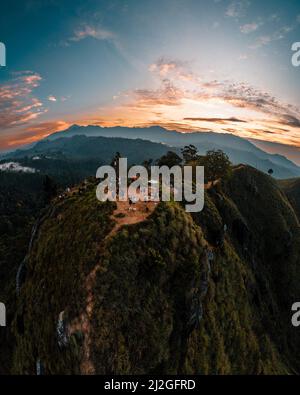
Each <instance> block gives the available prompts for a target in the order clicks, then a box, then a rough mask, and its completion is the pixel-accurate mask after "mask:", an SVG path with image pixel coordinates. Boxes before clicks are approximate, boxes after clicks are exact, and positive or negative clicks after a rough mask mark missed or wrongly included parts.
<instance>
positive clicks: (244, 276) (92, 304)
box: [13, 167, 300, 374]
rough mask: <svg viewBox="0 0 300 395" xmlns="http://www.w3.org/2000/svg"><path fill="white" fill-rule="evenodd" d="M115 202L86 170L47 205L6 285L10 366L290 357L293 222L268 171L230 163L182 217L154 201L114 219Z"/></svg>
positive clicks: (295, 341) (272, 363) (279, 369)
mask: <svg viewBox="0 0 300 395" xmlns="http://www.w3.org/2000/svg"><path fill="white" fill-rule="evenodd" d="M115 208H116V206H115V204H112V203H107V204H104V203H99V202H98V201H97V200H96V199H95V184H94V183H90V184H89V185H87V186H85V190H84V191H83V190H82V188H81V189H79V190H78V193H75V194H74V193H72V194H70V195H69V196H67V197H66V198H65V199H64V200H58V201H57V202H55V203H54V204H53V205H52V206H51V207H49V210H48V212H47V214H46V216H45V217H44V220H43V221H42V222H41V223H40V224H39V227H38V229H37V235H36V238H35V241H34V243H33V246H32V250H31V252H30V254H29V256H28V261H27V266H28V267H27V276H26V279H25V282H24V284H23V286H22V288H21V292H20V296H19V298H18V310H17V314H16V317H15V321H14V328H15V329H14V330H15V333H16V337H17V347H16V352H15V357H14V369H13V371H14V372H16V373H36V371H37V369H38V370H39V371H42V372H43V373H46V374H54V373H61V374H67V373H106V374H116V373H123V374H130V373H131V374H142V373H196V374H234V373H237V374H275V373H281V374H284V373H294V372H299V371H300V359H299V355H297V350H298V349H299V345H300V344H299V341H300V335H299V334H298V332H297V330H296V329H292V328H291V324H290V307H291V304H292V303H293V302H295V301H296V300H298V299H299V296H300V284H299V282H297V279H299V278H300V267H299V265H300V231H299V222H298V219H297V218H296V215H295V213H294V211H293V209H292V207H291V205H290V203H289V201H288V200H287V198H286V197H285V195H284V194H283V193H282V192H281V190H280V189H279V188H278V187H277V185H276V183H275V182H274V181H273V180H272V179H271V178H270V177H268V176H265V175H263V174H261V173H259V172H257V171H256V170H254V169H251V168H247V167H244V168H239V169H238V170H236V171H234V173H233V176H232V178H231V180H230V181H228V182H227V183H226V184H224V185H221V184H220V183H219V184H218V185H216V187H214V188H212V189H210V190H209V191H208V193H207V196H206V204H205V209H204V211H203V212H201V213H198V214H195V215H193V217H191V216H190V215H189V214H187V213H186V212H185V211H184V210H183V208H181V207H180V206H179V205H178V204H177V203H161V204H160V205H158V206H157V208H156V210H155V211H154V212H153V213H151V214H149V216H148V217H147V218H146V219H145V220H144V221H143V222H140V223H137V224H134V225H128V226H126V225H125V226H124V227H121V228H118V230H117V231H114V229H115V227H114V223H115V221H117V218H116V217H114V210H115ZM224 225H226V226H224Z"/></svg>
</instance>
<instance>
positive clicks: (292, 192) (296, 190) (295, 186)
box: [278, 178, 300, 220]
mask: <svg viewBox="0 0 300 395" xmlns="http://www.w3.org/2000/svg"><path fill="white" fill-rule="evenodd" d="M278 182H279V185H280V187H281V188H282V190H283V191H284V192H285V193H286V195H287V196H288V198H289V200H290V202H291V204H292V206H293V207H294V209H295V211H296V213H297V215H298V218H299V220H300V178H294V179H291V180H280V181H278Z"/></svg>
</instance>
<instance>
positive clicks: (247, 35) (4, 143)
mask: <svg viewBox="0 0 300 395" xmlns="http://www.w3.org/2000/svg"><path fill="white" fill-rule="evenodd" d="M6 3H7V4H5V5H3V4H1V12H0V41H1V42H3V43H5V45H6V49H7V67H5V68H3V67H2V68H0V84H1V85H0V149H1V150H8V149H12V148H15V147H18V146H20V145H22V144H27V143H30V142H32V141H35V140H37V139H40V138H41V137H44V136H46V135H48V134H49V133H52V132H54V131H57V130H63V129H66V128H67V127H68V126H69V125H71V124H73V123H77V124H82V125H87V124H97V125H105V126H112V125H128V126H129V125H130V126H133V125H134V126H146V125H161V126H164V127H166V128H168V129H176V130H181V131H186V132H188V131H192V130H198V131H208V130H212V131H216V132H229V133H234V134H237V135H239V136H242V137H247V138H254V139H259V140H263V141H269V142H275V143H281V144H286V145H291V146H294V147H300V109H299V107H300V67H298V68H297V67H293V66H292V63H291V57H292V51H291V46H292V44H293V43H294V42H297V41H300V3H299V0H289V1H288V2H287V1H283V0H272V1H271V0H269V1H261V0H259V1H257V0H240V1H235V0H233V1H231V0H228V1H227V0H206V1H204V0H203V1H202V0H127V1H126V0H119V1H118V0H102V1H101V0H98V1H96V0H84V1H79V0H73V1H72V2H71V1H63V0H44V1H34V0H27V1H22V2H21V1H15V0H11V1H9V2H6ZM273 147H275V148H274V150H275V151H277V152H282V153H283V152H284V150H283V148H282V146H281V145H280V144H274V145H273ZM286 149H287V148H285V150H286ZM295 149H296V148H295ZM295 149H294V151H293V155H295V152H297V151H295ZM299 154H300V151H299ZM299 157H300V155H299ZM299 162H300V160H299Z"/></svg>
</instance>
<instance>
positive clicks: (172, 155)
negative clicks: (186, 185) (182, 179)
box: [157, 151, 182, 168]
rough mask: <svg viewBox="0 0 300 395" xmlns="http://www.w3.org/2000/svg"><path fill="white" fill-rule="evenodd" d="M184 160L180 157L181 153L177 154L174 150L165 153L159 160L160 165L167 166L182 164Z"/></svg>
mask: <svg viewBox="0 0 300 395" xmlns="http://www.w3.org/2000/svg"><path fill="white" fill-rule="evenodd" d="M181 162H182V159H181V158H180V156H179V155H177V154H176V152H173V151H168V152H167V153H166V154H165V155H163V156H162V157H161V158H160V159H158V161H157V165H158V166H167V167H169V168H170V167H173V166H180V165H181Z"/></svg>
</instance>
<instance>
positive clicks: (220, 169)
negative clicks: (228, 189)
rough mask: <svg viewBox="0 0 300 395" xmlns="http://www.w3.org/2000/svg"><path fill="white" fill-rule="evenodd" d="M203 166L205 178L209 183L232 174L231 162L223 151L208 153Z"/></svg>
mask: <svg viewBox="0 0 300 395" xmlns="http://www.w3.org/2000/svg"><path fill="white" fill-rule="evenodd" d="M203 165H204V173H205V178H206V179H207V180H208V181H212V182H214V181H216V180H218V179H219V178H227V177H229V176H230V174H231V163H230V160H229V158H228V156H227V155H226V154H225V153H224V152H223V151H222V150H210V151H207V153H206V156H205V158H204V163H203Z"/></svg>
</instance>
